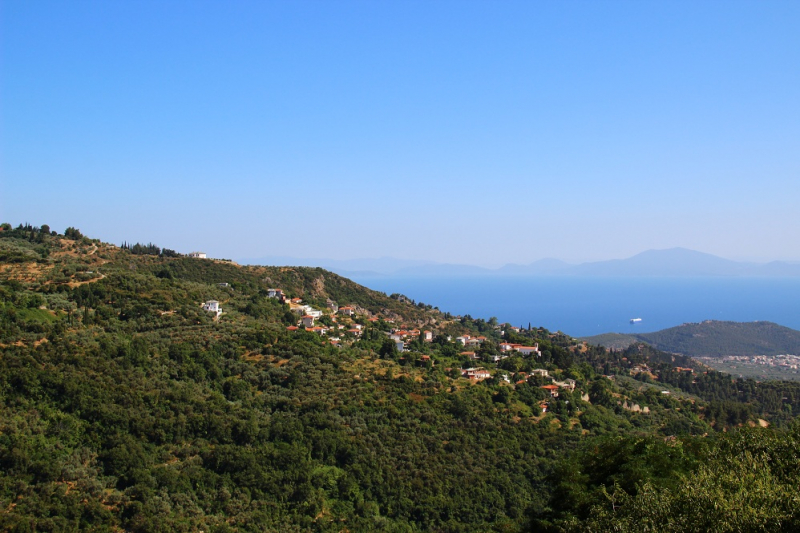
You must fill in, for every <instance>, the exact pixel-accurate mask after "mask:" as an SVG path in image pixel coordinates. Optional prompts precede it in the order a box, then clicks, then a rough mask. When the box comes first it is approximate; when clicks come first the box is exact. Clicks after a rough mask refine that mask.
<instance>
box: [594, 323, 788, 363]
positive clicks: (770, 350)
mask: <svg viewBox="0 0 800 533" xmlns="http://www.w3.org/2000/svg"><path fill="white" fill-rule="evenodd" d="M583 340H585V341H587V342H590V343H593V344H599V345H601V346H605V347H607V348H615V349H624V348H626V347H627V346H630V345H631V344H634V343H636V342H645V343H647V344H649V345H651V346H653V347H654V348H656V349H658V350H662V351H665V352H670V353H679V354H682V355H686V356H689V357H723V356H729V355H734V356H755V355H786V354H791V355H797V354H800V331H797V330H794V329H792V328H788V327H786V326H782V325H780V324H776V323H774V322H768V321H756V322H732V321H721V320H705V321H703V322H697V323H694V322H689V323H685V324H681V325H679V326H675V327H672V328H666V329H663V330H660V331H655V332H651V333H636V334H624V333H605V334H601V335H593V336H590V337H583Z"/></svg>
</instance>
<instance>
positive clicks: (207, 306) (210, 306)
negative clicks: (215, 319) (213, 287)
mask: <svg viewBox="0 0 800 533" xmlns="http://www.w3.org/2000/svg"><path fill="white" fill-rule="evenodd" d="M203 311H208V312H209V313H214V314H215V315H217V316H219V315H221V314H222V308H221V307H220V306H219V302H218V301H216V300H209V301H207V302H206V303H204V304H203Z"/></svg>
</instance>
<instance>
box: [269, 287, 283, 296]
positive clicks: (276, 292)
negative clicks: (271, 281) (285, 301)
mask: <svg viewBox="0 0 800 533" xmlns="http://www.w3.org/2000/svg"><path fill="white" fill-rule="evenodd" d="M282 296H283V291H282V290H280V289H267V298H280V297H282Z"/></svg>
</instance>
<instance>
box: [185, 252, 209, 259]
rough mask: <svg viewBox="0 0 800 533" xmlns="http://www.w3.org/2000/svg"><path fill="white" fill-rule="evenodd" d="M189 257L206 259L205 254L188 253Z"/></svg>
mask: <svg viewBox="0 0 800 533" xmlns="http://www.w3.org/2000/svg"><path fill="white" fill-rule="evenodd" d="M189 257H193V258H194V259H206V258H207V257H206V253H205V252H189Z"/></svg>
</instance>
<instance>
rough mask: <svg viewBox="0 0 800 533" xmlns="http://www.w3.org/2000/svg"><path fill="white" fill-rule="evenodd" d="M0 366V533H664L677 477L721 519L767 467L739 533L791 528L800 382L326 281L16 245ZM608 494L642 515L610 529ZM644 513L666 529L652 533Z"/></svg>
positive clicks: (3, 303)
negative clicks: (743, 457)
mask: <svg viewBox="0 0 800 533" xmlns="http://www.w3.org/2000/svg"><path fill="white" fill-rule="evenodd" d="M277 290H279V291H280V292H281V293H282V294H283V296H284V298H279V297H278V293H277ZM298 299H299V300H302V302H298V301H297V300H298ZM212 300H213V301H214V302H216V303H217V304H218V305H219V306H221V312H220V313H217V312H216V311H215V310H216V307H213V306H209V305H208V304H209V303H210V301H212ZM204 304H205V305H206V307H207V308H208V309H212V310H214V311H206V310H205V309H204V308H203V305H204ZM304 306H307V307H304ZM312 313H314V314H312ZM426 331H430V336H429V338H428V339H426V338H425V332H426ZM0 350H2V351H0V474H2V475H0V510H2V511H0V529H2V530H8V531H43V530H44V531H64V530H81V531H135V532H140V531H141V532H145V531H199V530H203V531H214V532H217V531H325V532H327V531H331V532H333V531H345V530H346V531H453V532H467V531H476V532H477V531H481V532H482V531H527V530H531V531H542V530H546V531H581V530H584V529H587V530H607V529H610V528H611V529H613V528H616V529H618V530H620V531H628V530H635V529H630V528H629V529H625V527H626V526H625V523H626V520H629V514H628V513H633V512H634V511H635V513H636V516H637V517H639V518H640V519H645V518H647V519H652V520H658V521H663V520H664V517H663V516H662V517H659V516H656V515H655V514H653V513H656V512H665V511H664V509H669V508H671V507H670V506H671V505H674V502H676V501H679V500H678V499H679V498H682V497H688V496H687V494H685V493H684V492H682V491H683V490H684V489H683V488H682V486H678V485H676V482H675V480H677V479H678V475H679V474H680V475H681V476H684V477H682V478H681V479H685V480H687V481H686V483H685V484H684V485H685V486H686V487H693V488H695V487H697V486H700V487H701V489H698V490H694V491H693V492H692V493H691V497H693V498H700V499H701V500H698V502H697V504H696V505H695V506H694V507H690V508H692V509H698V508H700V509H704V510H705V509H706V507H704V506H707V512H703V513H702V514H703V516H709V517H712V518H719V513H720V512H723V511H724V510H725V509H726V507H725V506H724V505H723V506H720V504H719V501H717V500H718V498H716V496H718V495H719V494H720V491H722V492H721V493H723V494H727V493H728V492H730V491H736V490H739V488H741V487H740V486H739V485H736V483H735V482H734V481H733V480H727V479H726V480H724V481H725V483H726V484H724V485H714V483H713V482H708V481H707V480H708V479H709V477H710V479H712V480H713V479H714V472H717V471H732V470H731V469H730V468H729V466H730V465H729V464H728V463H727V461H730V460H735V459H731V458H732V456H731V454H730V453H729V452H726V450H728V449H736V450H741V449H747V450H751V451H752V452H753V457H757V458H758V459H757V460H758V461H762V462H763V465H762V463H759V465H760V466H759V468H758V469H757V471H758V472H760V475H761V476H762V478H763V479H762V481H764V483H765V485H763V486H764V487H765V488H764V490H763V491H762V492H760V493H754V496H753V498H754V499H752V501H751V500H747V499H745V500H744V501H743V502H742V501H739V500H736V501H737V502H738V503H741V504H742V505H743V506H744V508H745V509H751V508H752V509H759V514H756V515H753V516H754V518H747V517H745V518H744V519H743V520H745V522H743V523H745V524H755V525H760V526H764V525H765V524H766V525H767V526H768V525H769V524H772V523H774V521H775V520H780V521H781V522H780V523H782V524H797V519H798V517H800V512H798V511H797V509H796V508H794V507H791V502H793V501H794V500H791V499H789V500H787V499H786V497H785V495H786V494H787V493H789V494H791V491H792V490H794V487H795V486H796V485H797V483H798V481H800V477H798V474H797V472H800V469H797V468H794V467H793V466H792V465H794V463H791V460H796V459H791V460H790V459H786V457H795V458H796V457H797V454H796V442H798V440H800V433H798V431H797V430H792V429H783V428H789V427H790V426H791V424H792V420H793V413H795V412H797V411H798V410H800V384H796V383H795V384H792V383H784V382H771V383H761V384H760V383H756V382H754V381H752V380H736V381H733V380H731V379H730V377H728V376H726V375H724V374H720V373H716V372H707V373H706V372H703V371H702V369H700V368H699V367H695V368H691V366H692V362H691V361H690V360H689V359H688V358H683V357H680V356H674V355H671V354H668V353H664V352H661V351H658V350H655V349H653V348H651V347H649V346H647V345H644V344H634V345H631V346H629V347H628V348H627V349H625V350H624V351H615V350H611V351H609V350H605V349H603V348H601V347H598V346H594V345H590V344H585V343H583V342H580V341H578V340H576V339H572V338H570V337H567V336H565V335H563V334H557V333H551V332H549V331H547V330H545V329H542V328H531V329H528V330H525V329H521V330H520V329H517V328H512V327H511V326H510V325H507V324H505V325H504V324H497V323H494V322H492V321H486V320H483V319H480V318H472V317H469V316H461V317H454V316H450V315H448V314H446V313H440V312H439V311H438V310H437V309H435V308H433V307H431V306H430V305H425V304H422V303H415V302H410V301H408V300H407V299H406V298H404V297H402V296H401V295H393V296H387V295H385V294H382V293H379V292H375V291H370V290H369V289H366V288H364V287H362V286H359V285H358V284H356V283H353V282H352V281H349V280H347V279H345V278H342V277H340V276H337V275H336V274H333V273H331V272H328V271H325V270H322V269H318V268H306V267H242V266H239V265H236V264H233V263H231V262H229V261H219V260H212V259H194V258H188V257H184V256H181V254H178V253H176V252H174V251H172V250H168V249H161V248H159V247H158V246H155V245H139V244H136V245H133V246H128V245H126V246H124V247H119V246H114V245H111V244H108V243H102V242H99V241H97V240H93V239H89V238H87V237H85V236H83V235H81V234H80V232H79V231H78V230H76V229H74V228H68V230H67V231H65V233H64V234H58V233H56V232H53V231H50V229H49V228H46V227H44V226H43V227H31V226H27V225H26V226H19V227H18V228H11V227H10V226H8V225H3V226H2V228H0ZM758 425H769V426H770V427H771V428H770V429H769V430H758V429H749V428H750V426H758ZM734 429H738V431H732V430H734ZM723 430H724V431H723ZM773 441H775V442H780V443H782V444H781V445H780V446H778V445H775V444H774V443H773ZM762 448H763V450H762V452H763V453H762V452H759V450H761V449H762ZM592 450H593V451H592ZM787 461H788V462H787ZM737 464H738V463H737ZM704 469H705V470H704ZM708 469H711V470H708ZM714 469H717V470H714ZM750 471H753V468H751V469H750V470H748V472H750ZM741 483H749V478H748V477H747V476H741ZM703 486H705V487H706V489H702V487H703ZM748 486H749V485H748ZM760 486H761V485H760ZM608 490H613V491H615V494H617V496H618V497H619V498H620V501H622V500H623V499H624V498H628V500H626V501H629V504H627V505H625V506H620V507H619V512H618V513H617V514H615V515H609V514H608V512H607V511H604V509H606V507H607V505H606V502H607V500H606V496H605V494H606V491H608ZM648 491H649V492H648ZM726 491H728V492H726ZM710 495H713V496H714V498H712V497H711V496H710ZM703 497H708V498H707V499H706V500H702V498H703ZM640 498H648V499H649V500H648V501H659V502H661V504H662V505H659V506H651V507H650V508H649V509H650V511H649V512H650V513H651V515H650V517H649V518H648V515H647V513H645V512H643V511H641V509H642V504H641V502H640ZM731 500H734V499H733V498H731ZM787 501H788V502H789V504H786V502H787ZM703 502H705V503H703ZM765 502H767V503H770V502H783V503H781V505H783V506H784V507H780V508H777V507H776V508H774V509H773V507H771V506H770V505H767V503H765ZM712 504H713V505H712ZM786 505H789V507H788V510H787V508H786ZM670 516H671V517H672V518H674V519H675V520H676V521H677V522H676V523H685V524H690V525H691V526H692V527H694V526H695V525H697V524H696V523H695V522H692V521H691V520H685V519H680V520H679V518H680V512H679V511H678V510H676V511H675V512H674V513H673V514H672V515H670ZM747 520H751V521H750V522H748V521H747ZM752 520H755V522H753V521H752ZM656 523H660V522H656ZM598 524H600V525H598ZM687 527H688V526H687ZM754 527H755V526H754ZM598 528H599V529H598ZM705 529H706V530H713V529H708V528H705ZM762 529H763V527H762ZM675 530H676V531H677V530H680V529H675ZM684 530H687V531H690V530H692V529H684Z"/></svg>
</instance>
